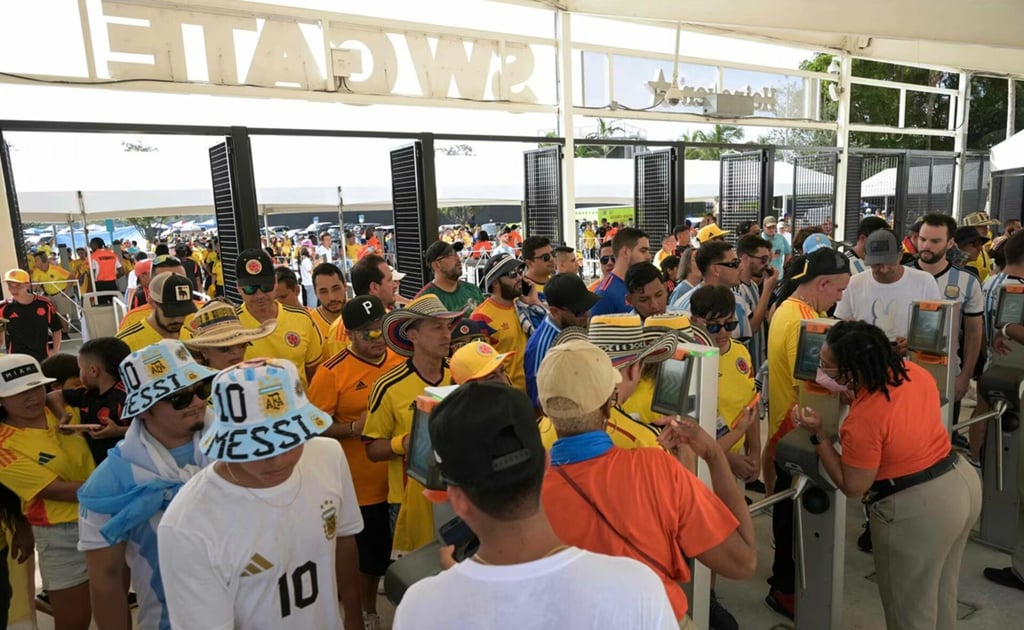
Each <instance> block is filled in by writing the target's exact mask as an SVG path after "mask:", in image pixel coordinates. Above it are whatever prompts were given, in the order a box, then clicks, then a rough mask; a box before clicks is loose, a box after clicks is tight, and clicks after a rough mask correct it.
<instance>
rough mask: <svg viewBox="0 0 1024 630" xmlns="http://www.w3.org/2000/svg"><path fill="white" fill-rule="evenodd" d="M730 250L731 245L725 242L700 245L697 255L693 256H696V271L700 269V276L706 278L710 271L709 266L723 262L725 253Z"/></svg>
mask: <svg viewBox="0 0 1024 630" xmlns="http://www.w3.org/2000/svg"><path fill="white" fill-rule="evenodd" d="M732 248H733V247H732V245H731V244H729V243H726V242H725V241H711V242H710V243H701V245H700V248H699V249H697V253H696V254H694V255H695V256H697V269H700V273H701V275H702V276H706V275H707V273H708V270H709V269H711V265H713V264H714V263H716V262H722V261H723V260H725V252H727V251H729V250H730V249H732Z"/></svg>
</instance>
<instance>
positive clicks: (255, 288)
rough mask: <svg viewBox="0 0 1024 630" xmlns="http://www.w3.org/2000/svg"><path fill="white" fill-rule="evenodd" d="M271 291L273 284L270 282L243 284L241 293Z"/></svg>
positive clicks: (251, 293)
mask: <svg viewBox="0 0 1024 630" xmlns="http://www.w3.org/2000/svg"><path fill="white" fill-rule="evenodd" d="M260 291H262V292H264V293H273V292H274V285H272V284H243V285H242V293H244V294H246V295H256V294H257V293H258V292H260Z"/></svg>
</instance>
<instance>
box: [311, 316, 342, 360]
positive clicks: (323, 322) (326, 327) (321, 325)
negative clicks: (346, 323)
mask: <svg viewBox="0 0 1024 630" xmlns="http://www.w3.org/2000/svg"><path fill="white" fill-rule="evenodd" d="M309 316H310V317H312V318H313V323H314V324H316V329H317V330H319V331H320V337H322V338H323V340H324V341H327V333H328V331H330V329H331V322H329V321H327V319H326V318H325V317H324V314H323V313H322V312H321V311H320V307H319V306H318V307H316V308H311V309H309ZM340 320H341V317H338V319H337V320H335V321H340ZM325 347H326V346H325ZM325 356H334V355H325Z"/></svg>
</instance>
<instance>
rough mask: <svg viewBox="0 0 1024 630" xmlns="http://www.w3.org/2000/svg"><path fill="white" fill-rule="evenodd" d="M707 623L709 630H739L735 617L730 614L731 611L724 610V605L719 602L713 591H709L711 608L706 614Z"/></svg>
mask: <svg viewBox="0 0 1024 630" xmlns="http://www.w3.org/2000/svg"><path fill="white" fill-rule="evenodd" d="M708 624H709V626H710V627H711V630H740V624H738V623H737V622H736V618H735V617H733V616H732V613H730V612H729V611H728V610H726V609H725V606H722V604H721V602H719V601H718V597H717V596H715V592H714V591H711V608H710V610H709V614H708Z"/></svg>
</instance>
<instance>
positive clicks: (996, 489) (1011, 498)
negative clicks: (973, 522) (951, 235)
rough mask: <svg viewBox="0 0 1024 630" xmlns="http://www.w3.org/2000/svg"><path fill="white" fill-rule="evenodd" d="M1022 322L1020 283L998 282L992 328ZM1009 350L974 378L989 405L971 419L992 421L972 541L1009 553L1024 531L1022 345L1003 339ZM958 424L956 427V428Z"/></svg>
mask: <svg viewBox="0 0 1024 630" xmlns="http://www.w3.org/2000/svg"><path fill="white" fill-rule="evenodd" d="M1006 324H1024V286H1021V285H1016V286H1004V287H1001V290H1000V294H999V299H998V302H997V307H996V316H995V328H996V329H997V330H998V329H1001V328H1002V327H1003V326H1005V325H1006ZM1007 344H1008V346H1009V352H1008V353H1007V354H999V353H992V357H991V361H990V363H989V365H988V367H987V368H986V370H985V373H984V374H982V375H981V377H979V378H978V396H980V397H981V398H983V399H984V400H985V401H986V402H987V403H988V405H989V407H990V408H991V409H992V411H990V412H989V413H986V414H982V415H980V416H977V417H974V418H971V420H970V422H969V424H974V423H976V422H986V421H989V420H993V421H995V422H994V423H993V424H990V425H989V428H988V430H987V431H986V432H985V451H984V457H983V460H984V462H983V470H984V474H983V475H982V504H981V526H980V527H979V530H978V534H977V537H976V540H978V542H981V543H984V544H986V545H989V546H991V547H995V548H997V549H1001V550H1003V551H1007V552H1013V549H1014V546H1015V544H1017V543H1018V540H1017V539H1018V537H1021V536H1024V531H1022V528H1024V522H1022V521H1021V520H1020V518H1021V517H1020V516H1019V512H1020V508H1021V505H1022V504H1024V502H1022V497H1021V493H1022V492H1024V456H1022V454H1021V453H1022V451H1024V431H1021V429H1020V414H1021V399H1022V398H1024V345H1021V344H1019V343H1017V342H1014V341H1010V340H1007ZM958 429H959V427H958Z"/></svg>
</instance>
